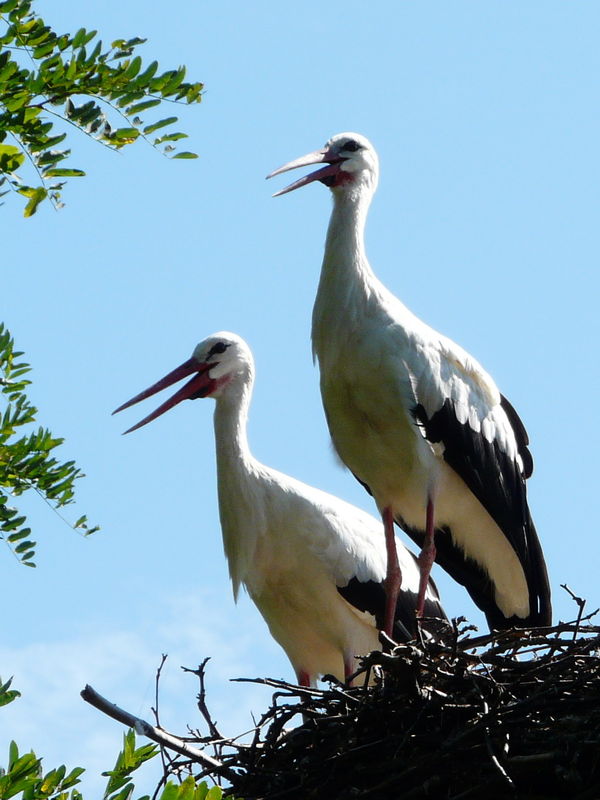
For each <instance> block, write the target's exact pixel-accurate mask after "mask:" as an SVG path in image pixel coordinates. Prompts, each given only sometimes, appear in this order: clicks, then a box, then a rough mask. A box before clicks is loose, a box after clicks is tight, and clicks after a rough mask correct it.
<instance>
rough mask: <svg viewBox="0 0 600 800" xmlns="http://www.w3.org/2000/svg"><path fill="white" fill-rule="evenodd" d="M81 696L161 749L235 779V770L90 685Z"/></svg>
mask: <svg viewBox="0 0 600 800" xmlns="http://www.w3.org/2000/svg"><path fill="white" fill-rule="evenodd" d="M81 696H82V698H83V699H84V700H85V701H86V703H89V704H90V705H92V706H94V708H97V709H98V710H99V711H102V713H103V714H106V715H107V716H108V717H112V719H116V720H117V722H122V723H123V724H124V725H127V727H129V728H133V729H134V730H135V732H136V733H138V734H140V735H142V736H146V737H147V738H148V739H151V740H152V741H153V742H156V743H157V744H159V745H161V747H167V748H169V749H170V750H174V751H175V752H176V753H180V754H181V755H183V756H187V757H188V758H190V759H191V760H192V761H195V762H197V763H199V764H202V766H203V767H205V768H207V769H211V770H213V771H215V772H218V773H219V774H220V775H223V776H224V777H226V778H229V779H231V778H232V777H235V773H234V772H233V770H231V769H229V767H226V766H225V765H224V764H223V763H221V762H220V761H218V760H217V759H216V758H213V757H212V756H209V755H208V754H207V753H205V752H204V751H202V750H199V749H198V748H197V747H192V745H190V744H188V743H187V742H184V741H183V739H179V738H178V737H177V736H172V735H171V734H170V733H167V732H166V731H164V730H162V728H157V727H156V726H155V725H151V724H150V723H149V722H146V720H143V719H140V717H136V716H135V715H134V714H130V713H129V711H125V709H123V708H120V707H119V706H117V705H115V704H114V703H111V702H110V700H107V699H106V698H105V697H102V695H101V694H98V692H97V691H96V690H95V689H94V688H93V687H91V686H90V685H89V684H88V685H86V687H85V688H84V689H83V690H82V692H81Z"/></svg>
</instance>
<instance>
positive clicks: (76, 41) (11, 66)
mask: <svg viewBox="0 0 600 800" xmlns="http://www.w3.org/2000/svg"><path fill="white" fill-rule="evenodd" d="M32 6H33V0H4V2H0V48H1V49H0V190H2V189H3V191H0V196H2V195H6V194H8V193H9V192H10V191H11V190H12V191H13V192H14V193H18V194H20V195H23V196H24V197H25V198H26V199H27V202H26V205H25V209H24V214H25V216H26V217H30V216H31V215H32V214H34V213H35V212H36V210H37V208H38V206H39V204H40V203H41V202H42V201H43V200H46V199H49V200H50V201H51V202H52V203H53V204H54V206H55V207H57V208H60V207H61V205H62V200H61V196H62V190H63V187H64V185H65V180H64V179H65V178H74V177H81V176H84V175H85V172H84V171H83V170H82V169H79V168H75V167H71V166H66V163H65V162H66V161H67V159H68V158H69V156H70V154H71V150H70V149H68V148H65V149H60V148H62V147H63V145H64V143H65V142H66V141H67V139H68V136H69V133H70V129H71V128H75V129H77V130H79V131H81V132H83V133H84V134H86V135H87V136H90V137H91V138H93V139H95V140H96V141H98V142H100V143H101V144H103V145H105V146H107V147H110V148H112V149H114V150H121V149H122V148H124V147H126V146H127V145H131V144H133V143H135V142H136V141H138V140H139V139H143V140H146V141H147V142H149V143H150V144H151V145H152V146H153V147H156V148H159V149H160V151H161V152H162V153H163V154H164V155H165V156H167V157H170V158H196V154H195V153H192V152H189V151H179V152H177V151H176V145H175V144H174V143H176V142H178V141H180V140H181V139H184V138H186V136H187V134H185V133H183V132H181V131H176V130H173V126H174V125H175V123H176V122H177V121H178V118H177V117H176V116H173V115H169V116H167V117H164V118H162V119H156V120H154V121H151V122H145V121H144V119H143V118H142V116H141V115H145V114H146V112H149V111H151V110H155V109H158V107H159V106H161V105H163V104H164V103H165V102H168V103H175V104H190V103H199V102H200V100H201V99H202V88H203V84H202V83H200V82H194V83H189V82H186V81H185V80H184V79H185V75H186V69H185V67H183V66H180V67H177V68H176V69H169V70H167V71H165V72H161V71H160V69H159V65H158V62H157V61H152V62H151V63H150V64H148V65H145V64H144V63H143V61H142V58H141V56H140V55H139V54H138V49H139V48H140V46H141V45H143V44H144V42H145V41H146V40H145V39H141V38H139V37H137V36H136V37H134V38H131V39H117V40H116V41H114V42H112V44H111V45H110V47H104V46H103V44H102V41H101V40H100V39H98V38H97V31H95V30H91V31H88V30H86V28H80V29H79V30H78V31H77V32H76V33H75V34H69V33H63V34H59V33H56V32H54V31H53V30H52V29H51V28H50V27H49V26H48V25H46V23H45V22H44V20H43V19H42V18H41V17H40V16H39V15H37V14H36V13H35V12H34V11H33V10H32ZM82 100H83V102H82ZM57 126H58V127H57ZM159 131H160V132H159ZM22 168H28V175H29V177H28V179H27V180H25V179H23V178H21V176H20V175H19V174H18V172H17V171H18V170H21V169H22Z"/></svg>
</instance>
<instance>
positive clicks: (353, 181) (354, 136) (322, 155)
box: [267, 133, 379, 197]
mask: <svg viewBox="0 0 600 800" xmlns="http://www.w3.org/2000/svg"><path fill="white" fill-rule="evenodd" d="M311 164H325V166H324V167H321V168H320V169H318V170H316V172H311V173H310V174H309V175H305V176H304V178H300V180H297V181H295V182H294V183H291V184H290V185H289V186H286V187H285V189H280V190H279V191H278V192H275V194H274V195H273V197H277V196H278V195H280V194H286V192H292V191H293V190H294V189H299V188H300V187H301V186H306V184H307V183H312V182H313V181H321V183H324V184H325V186H328V187H329V188H330V189H331V190H332V191H333V192H334V194H338V193H353V192H355V191H356V189H361V188H366V189H369V190H370V191H371V192H374V191H375V189H376V187H377V179H378V176H379V162H378V159H377V153H376V152H375V148H374V147H373V145H372V144H371V142H370V141H369V140H368V139H367V138H365V137H364V136H361V135H360V134H358V133H337V134H336V135H335V136H332V137H331V139H330V140H329V141H328V142H327V144H326V145H325V147H323V148H321V150H315V151H314V152H313V153H308V154H307V155H305V156H302V157H301V158H296V159H294V161H289V162H288V163H287V164H284V165H283V166H282V167H279V169H276V170H275V171H274V172H271V174H270V175H267V178H273V177H274V176H275V175H279V174H281V173H282V172H287V171H288V170H290V169H297V168H298V167H307V166H310V165H311Z"/></svg>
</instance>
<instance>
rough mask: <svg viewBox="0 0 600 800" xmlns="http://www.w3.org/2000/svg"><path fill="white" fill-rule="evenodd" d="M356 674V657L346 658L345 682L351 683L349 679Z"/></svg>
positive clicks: (347, 656)
mask: <svg viewBox="0 0 600 800" xmlns="http://www.w3.org/2000/svg"><path fill="white" fill-rule="evenodd" d="M355 672H356V658H355V657H354V656H349V655H346V656H344V680H345V681H346V683H349V680H348V678H349V677H350V676H351V675H354V673H355Z"/></svg>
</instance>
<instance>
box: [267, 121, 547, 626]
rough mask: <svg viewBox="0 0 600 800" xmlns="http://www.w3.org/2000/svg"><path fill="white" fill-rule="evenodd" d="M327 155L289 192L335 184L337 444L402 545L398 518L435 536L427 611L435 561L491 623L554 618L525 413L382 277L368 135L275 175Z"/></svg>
mask: <svg viewBox="0 0 600 800" xmlns="http://www.w3.org/2000/svg"><path fill="white" fill-rule="evenodd" d="M320 163H323V164H324V166H323V167H321V168H320V169H318V170H317V171H316V172H313V173H311V174H309V175H307V176H305V177H304V178H301V179H300V180H298V181H296V182H295V183H293V184H291V185H290V186H288V187H286V188H285V189H283V190H282V191H280V192H277V193H276V194H278V195H279V194H284V193H285V192H289V191H292V190H293V189H297V188H299V187H300V186H304V185H306V184H308V183H311V182H313V181H321V183H324V184H325V185H326V186H328V187H329V188H330V189H331V192H332V194H333V211H332V214H331V219H330V222H329V228H328V231H327V239H326V243H325V255H324V258H323V266H322V270H321V278H320V282H319V288H318V292H317V297H316V300H315V306H314V309H313V321H312V342H313V353H314V355H315V356H316V358H317V359H318V362H319V367H320V372H321V394H322V398H323V405H324V407H325V414H326V417H327V422H328V425H329V430H330V433H331V437H332V439H333V443H334V446H335V448H336V450H337V452H338V454H339V455H340V457H341V459H342V461H343V462H344V463H345V464H346V465H347V466H348V467H349V469H350V470H351V471H352V472H353V473H354V475H355V476H356V478H357V479H358V480H359V481H360V482H361V483H362V484H363V485H364V486H365V488H366V489H367V491H369V492H370V493H371V494H372V495H373V496H374V498H375V501H376V503H377V506H378V508H379V511H380V513H381V515H382V517H383V522H384V528H385V532H386V538H387V541H388V543H390V542H392V541H393V537H394V532H393V529H394V525H393V523H394V520H395V521H396V522H397V523H398V525H399V526H400V527H401V528H403V529H404V530H405V531H406V532H407V533H408V534H409V535H410V536H411V537H412V538H413V539H414V540H415V541H416V542H417V543H418V544H419V545H421V546H422V552H421V556H420V563H421V575H422V582H421V592H420V595H419V601H418V605H417V613H422V599H423V593H422V590H423V588H424V586H425V585H426V581H427V578H428V575H429V571H430V569H431V564H432V562H433V560H434V559H435V560H436V561H437V562H438V563H439V564H440V565H441V566H442V567H443V568H444V569H445V570H447V571H448V572H449V573H450V575H452V577H453V578H455V579H456V580H457V581H458V582H459V583H461V584H463V585H464V586H465V587H466V589H467V591H468V592H469V594H470V595H471V597H472V598H473V600H474V601H475V603H476V604H477V605H478V606H479V608H481V609H482V611H483V612H484V613H485V615H486V617H487V620H488V623H489V625H490V627H491V628H506V627H510V626H513V625H517V626H527V625H547V624H550V621H551V604H550V589H549V585H548V576H547V573H546V566H545V563H544V557H543V554H542V550H541V547H540V543H539V540H538V537H537V534H536V531H535V528H534V525H533V522H532V519H531V516H530V513H529V509H528V506H527V498H526V488H525V481H526V479H527V478H528V477H529V476H530V475H531V472H532V468H533V462H532V458H531V455H530V453H529V450H528V449H527V445H528V438H527V433H526V431H525V428H524V426H523V423H522V422H521V420H520V419H519V417H518V416H517V413H516V412H515V410H514V408H513V407H512V406H511V404H510V403H509V402H508V400H507V399H506V398H505V397H503V396H502V395H501V394H500V392H499V391H498V388H497V387H496V385H495V383H494V381H493V380H492V378H491V377H490V376H489V375H488V374H487V372H485V370H483V369H482V367H481V366H480V365H479V364H478V363H477V362H476V361H475V359H474V358H472V357H471V356H470V355H469V354H468V353H466V352H465V351H464V350H463V349H462V348H460V347H459V346H458V345H456V344H455V343H454V342H452V341H451V340H450V339H447V338H446V337H445V336H442V335H441V334H439V333H437V332H436V331H434V330H433V329H432V328H430V327H428V326H427V325H426V324H425V323H424V322H422V321H421V320H420V319H418V318H417V317H416V316H415V315H414V314H412V313H411V312H410V311H409V310H408V309H407V308H406V307H405V306H404V305H403V304H402V303H401V302H400V301H399V300H398V299H397V298H396V297H394V295H392V294H391V293H390V292H389V291H388V290H387V289H386V288H385V286H383V284H381V283H380V281H379V280H378V279H377V278H376V277H375V275H374V273H373V271H372V269H371V266H370V264H369V262H368V260H367V256H366V252H365V246H364V228H365V222H366V218H367V211H368V208H369V205H370V202H371V199H372V197H373V194H374V192H375V189H376V186H377V179H378V159H377V154H376V152H375V150H374V148H373V146H372V145H371V143H370V142H369V141H368V140H367V139H366V138H365V137H364V136H359V135H358V134H355V133H342V134H338V135H336V136H334V137H332V138H331V139H330V140H329V141H328V142H327V144H326V145H325V147H324V148H323V149H321V150H317V151H315V152H314V153H310V154H308V155H306V156H303V157H302V158H299V159H296V160H295V161H291V162H289V163H288V164H285V165H284V166H282V167H280V168H279V169H277V170H275V172H273V173H271V175H269V176H268V177H273V175H278V174H279V173H281V172H285V171H287V170H290V169H295V168H296V167H303V166H307V165H309V164H320ZM388 554H389V559H388V569H387V578H386V589H387V594H388V604H389V605H388V609H387V614H386V621H385V626H384V628H385V630H386V631H387V632H389V629H390V625H391V620H392V609H393V607H394V602H395V601H394V597H395V593H396V592H397V591H398V587H399V584H400V577H401V576H400V572H399V569H398V565H397V563H396V562H395V559H394V553H393V548H391V547H388Z"/></svg>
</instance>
